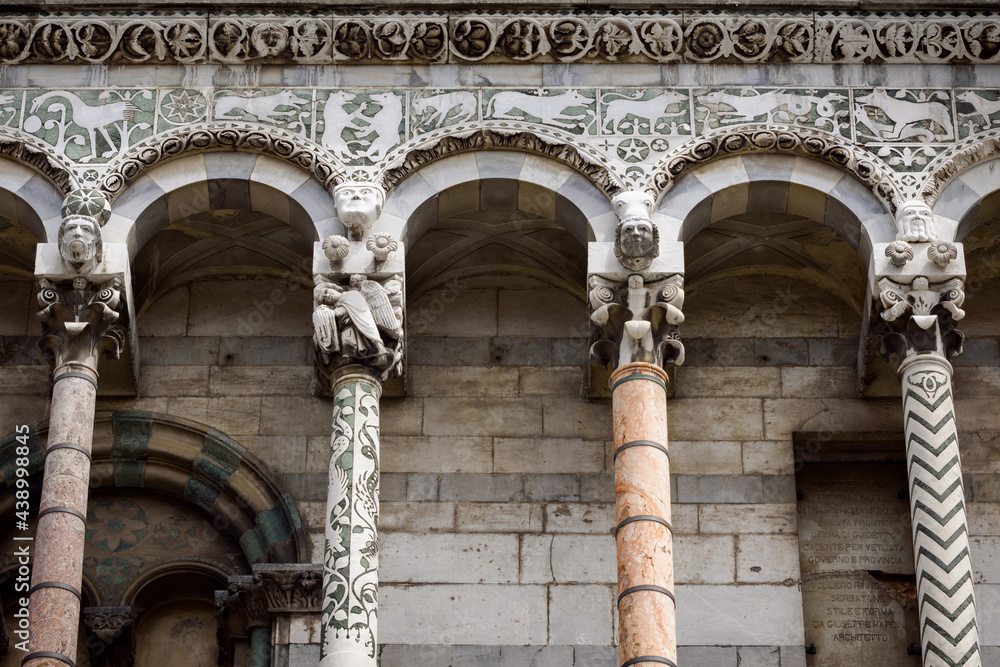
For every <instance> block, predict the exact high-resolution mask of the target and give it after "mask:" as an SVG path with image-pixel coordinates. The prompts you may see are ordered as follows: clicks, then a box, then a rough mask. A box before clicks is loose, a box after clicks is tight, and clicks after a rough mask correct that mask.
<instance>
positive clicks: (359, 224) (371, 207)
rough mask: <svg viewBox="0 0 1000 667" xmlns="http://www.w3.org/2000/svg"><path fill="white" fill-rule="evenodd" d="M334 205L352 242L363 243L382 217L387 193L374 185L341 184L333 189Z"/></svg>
mask: <svg viewBox="0 0 1000 667" xmlns="http://www.w3.org/2000/svg"><path fill="white" fill-rule="evenodd" d="M333 203H334V206H335V207H336V209H337V217H338V218H340V221H341V222H343V223H344V226H346V227H347V229H348V233H349V235H350V237H351V240H352V241H363V240H364V239H365V238H366V237H367V236H368V234H369V233H371V229H372V225H374V224H375V221H376V220H378V218H379V216H380V215H382V204H384V203H385V192H384V191H383V190H382V188H381V187H379V186H378V185H374V184H372V183H341V184H340V185H338V186H337V187H336V188H334V189H333Z"/></svg>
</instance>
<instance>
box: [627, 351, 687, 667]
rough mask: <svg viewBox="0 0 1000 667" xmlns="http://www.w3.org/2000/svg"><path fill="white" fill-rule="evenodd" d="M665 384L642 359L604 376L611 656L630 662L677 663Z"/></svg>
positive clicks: (663, 376)
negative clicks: (614, 650) (613, 548)
mask: <svg viewBox="0 0 1000 667" xmlns="http://www.w3.org/2000/svg"><path fill="white" fill-rule="evenodd" d="M666 383H667V375H666V373H664V372H663V371H662V370H661V369H660V368H659V367H658V366H655V365H653V364H646V363H630V364H627V365H625V366H622V367H621V368H619V369H618V370H617V371H615V372H614V373H613V374H612V376H611V387H612V389H611V391H612V404H613V410H614V434H615V461H614V464H615V516H616V519H617V527H616V529H615V541H616V543H617V550H618V656H619V663H620V664H621V665H623V666H624V665H629V666H630V667H631V666H632V665H643V666H645V667H654V666H662V665H664V664H667V665H676V663H677V631H676V620H675V602H674V555H673V536H672V534H671V528H670V461H669V457H668V454H667V384H666ZM643 658H646V660H643ZM665 661H666V662H665Z"/></svg>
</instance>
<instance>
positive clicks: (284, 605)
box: [253, 564, 323, 614]
mask: <svg viewBox="0 0 1000 667" xmlns="http://www.w3.org/2000/svg"><path fill="white" fill-rule="evenodd" d="M253 578H254V582H256V585H257V586H259V588H260V590H261V593H262V595H263V599H264V601H265V604H266V605H267V609H268V611H270V612H272V613H285V614H297V613H306V612H318V611H320V597H321V595H322V593H323V566H322V565H321V564H316V565H255V566H254V569H253Z"/></svg>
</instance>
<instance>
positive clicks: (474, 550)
mask: <svg viewBox="0 0 1000 667" xmlns="http://www.w3.org/2000/svg"><path fill="white" fill-rule="evenodd" d="M517 580H518V541H517V536H515V535H490V534H482V533H480V534H476V535H455V534H437V535H435V534H416V533H404V532H389V533H386V534H384V535H383V536H382V539H381V548H380V556H379V581H380V582H385V583H427V582H430V583H458V584H482V583H487V584H509V583H517Z"/></svg>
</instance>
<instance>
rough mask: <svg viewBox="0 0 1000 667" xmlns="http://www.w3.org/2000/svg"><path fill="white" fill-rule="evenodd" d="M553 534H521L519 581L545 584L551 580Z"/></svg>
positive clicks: (553, 576)
mask: <svg viewBox="0 0 1000 667" xmlns="http://www.w3.org/2000/svg"><path fill="white" fill-rule="evenodd" d="M553 539H554V536H553V535H522V536H521V583H522V584H547V583H550V582H552V581H553V579H554V578H555V575H554V574H553V572H552V540H553Z"/></svg>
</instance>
